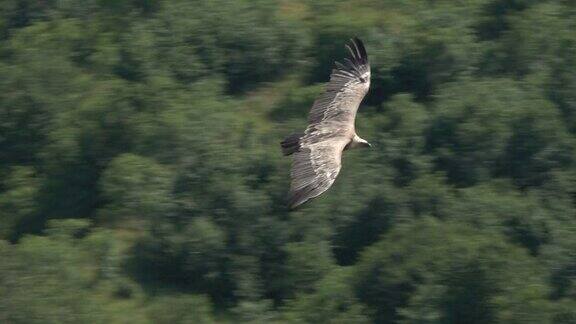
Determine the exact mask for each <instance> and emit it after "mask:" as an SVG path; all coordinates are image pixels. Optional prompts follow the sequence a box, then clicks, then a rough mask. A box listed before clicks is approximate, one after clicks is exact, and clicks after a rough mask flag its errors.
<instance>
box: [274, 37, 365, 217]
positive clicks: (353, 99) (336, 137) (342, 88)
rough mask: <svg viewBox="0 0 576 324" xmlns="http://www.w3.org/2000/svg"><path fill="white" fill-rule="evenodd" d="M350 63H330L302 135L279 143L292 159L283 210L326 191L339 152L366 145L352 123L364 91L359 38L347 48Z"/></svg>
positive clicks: (337, 166) (338, 163)
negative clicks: (327, 77)
mask: <svg viewBox="0 0 576 324" xmlns="http://www.w3.org/2000/svg"><path fill="white" fill-rule="evenodd" d="M347 48H348V50H349V51H350V53H351V58H350V59H346V64H340V63H338V62H336V68H335V69H334V70H333V71H332V74H331V75H330V81H329V82H328V84H327V86H326V89H325V91H324V93H323V94H321V95H320V97H318V98H317V99H316V101H315V102H314V105H313V106H312V109H311V111H310V116H309V118H308V122H309V125H308V127H307V128H306V130H305V131H304V132H303V133H298V134H292V135H290V136H288V137H287V138H286V139H285V140H284V141H283V142H282V143H281V145H282V151H283V153H284V155H293V156H294V158H293V163H292V171H291V174H290V175H291V179H292V183H291V186H290V197H289V205H290V208H295V207H297V206H299V205H301V204H303V203H305V202H306V201H308V200H310V199H312V198H314V197H317V196H319V195H320V194H322V193H323V192H324V191H326V190H328V188H330V186H332V184H333V183H334V180H336V177H337V176H338V173H339V172H340V167H341V159H342V152H343V151H344V150H348V149H353V148H359V147H367V146H370V144H369V143H368V142H367V141H366V140H364V139H362V138H360V137H359V136H358V135H357V134H356V130H355V126H354V121H355V119H356V113H357V111H358V107H359V106H360V102H362V99H363V98H364V96H365V95H366V93H367V92H368V88H369V87H370V65H369V63H368V55H367V54H366V50H365V48H364V45H363V44H362V42H361V41H360V40H359V39H357V38H356V39H353V40H352V46H347Z"/></svg>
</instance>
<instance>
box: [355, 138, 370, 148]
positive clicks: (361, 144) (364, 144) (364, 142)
mask: <svg viewBox="0 0 576 324" xmlns="http://www.w3.org/2000/svg"><path fill="white" fill-rule="evenodd" d="M358 144H359V146H360V147H368V148H371V147H372V144H370V143H368V141H367V140H365V139H360V143H358Z"/></svg>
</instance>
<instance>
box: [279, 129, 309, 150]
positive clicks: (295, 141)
mask: <svg viewBox="0 0 576 324" xmlns="http://www.w3.org/2000/svg"><path fill="white" fill-rule="evenodd" d="M302 136H304V133H294V134H292V135H290V136H288V137H286V138H285V139H284V140H283V141H282V143H280V145H282V154H284V155H290V154H292V153H294V152H298V150H299V149H300V139H301V138H302Z"/></svg>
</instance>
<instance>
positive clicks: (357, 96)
mask: <svg viewBox="0 0 576 324" xmlns="http://www.w3.org/2000/svg"><path fill="white" fill-rule="evenodd" d="M346 48H348V50H349V51H350V54H351V56H350V57H349V58H346V59H345V61H344V62H345V63H344V64H341V63H339V62H336V68H334V69H333V70H332V74H331V75H330V82H328V84H327V86H326V89H325V91H324V93H322V94H321V95H320V97H318V98H317V99H316V101H315V102H314V105H313V106H312V109H311V110H310V115H309V118H308V121H309V123H310V124H318V123H322V122H324V121H328V120H332V121H338V122H341V123H348V124H350V125H351V126H353V125H354V119H355V118H356V111H357V110H358V106H359V105H360V102H361V101H362V99H363V98H364V96H365V95H366V93H367V92H368V88H369V87H370V63H369V62H368V54H367V53H366V49H365V48H364V44H362V41H361V40H360V39H358V38H354V39H352V42H351V44H350V45H346Z"/></svg>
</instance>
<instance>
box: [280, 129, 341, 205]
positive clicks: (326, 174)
mask: <svg viewBox="0 0 576 324" xmlns="http://www.w3.org/2000/svg"><path fill="white" fill-rule="evenodd" d="M346 144H348V139H346V138H343V137H340V138H332V139H328V140H324V141H321V142H312V143H303V145H302V147H301V149H300V150H299V151H297V152H296V153H294V160H293V161H292V171H291V173H290V175H291V178H292V184H291V186H290V197H289V199H288V204H289V206H290V208H296V207H297V206H299V205H301V204H303V203H305V202H306V201H308V200H310V199H312V198H314V197H317V196H319V195H320V194H322V193H323V192H324V191H326V190H328V188H330V186H332V184H333V183H334V180H336V177H337V176H338V173H339V172H340V166H341V164H340V161H341V158H342V150H343V149H344V147H345V146H346Z"/></svg>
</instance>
